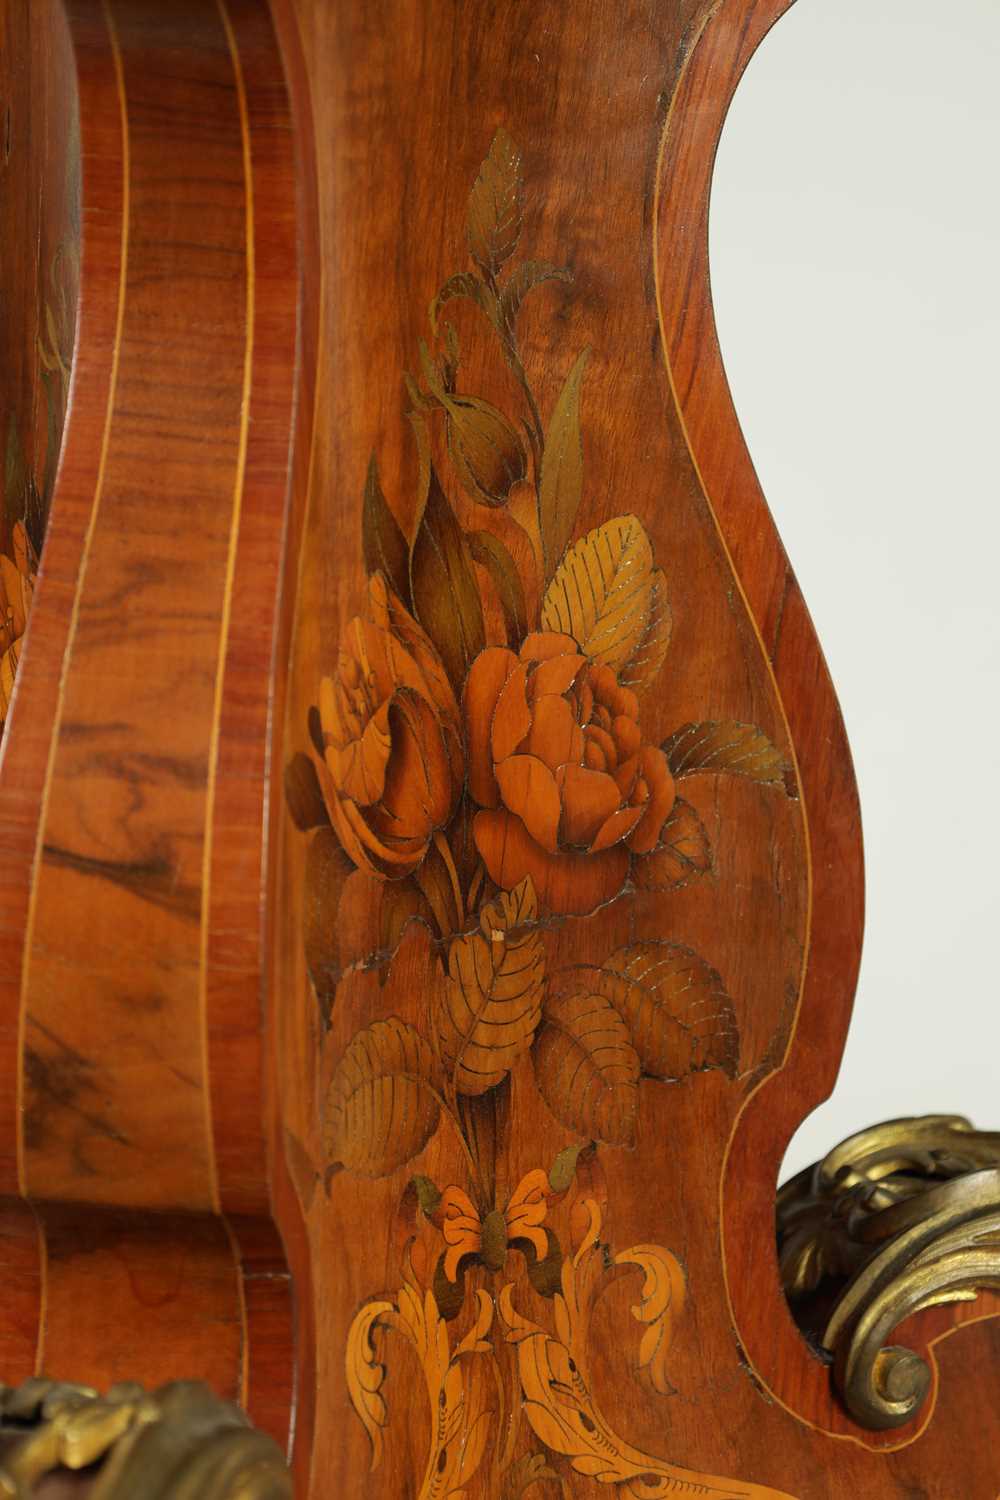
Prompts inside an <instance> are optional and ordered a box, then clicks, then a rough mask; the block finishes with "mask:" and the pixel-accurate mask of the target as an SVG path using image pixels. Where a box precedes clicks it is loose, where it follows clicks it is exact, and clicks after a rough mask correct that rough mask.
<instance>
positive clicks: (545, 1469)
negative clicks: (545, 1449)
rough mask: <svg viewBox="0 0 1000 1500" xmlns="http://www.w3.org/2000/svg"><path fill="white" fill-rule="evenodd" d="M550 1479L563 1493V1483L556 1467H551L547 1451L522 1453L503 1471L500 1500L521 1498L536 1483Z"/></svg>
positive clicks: (518, 1499) (519, 1499) (517, 1499)
mask: <svg viewBox="0 0 1000 1500" xmlns="http://www.w3.org/2000/svg"><path fill="white" fill-rule="evenodd" d="M546 1479H551V1480H553V1481H554V1483H556V1484H557V1485H558V1486H559V1488H560V1489H561V1490H562V1491H563V1492H564V1493H565V1488H566V1487H565V1485H564V1484H563V1481H562V1477H561V1475H560V1473H559V1471H558V1469H554V1468H553V1467H552V1461H551V1459H550V1458H549V1456H548V1454H547V1453H522V1455H521V1457H520V1458H517V1459H515V1460H514V1462H513V1463H512V1464H511V1465H510V1467H509V1468H508V1469H507V1470H506V1471H505V1472H504V1476H503V1490H502V1492H501V1500H521V1496H522V1495H525V1494H527V1492H528V1490H530V1489H533V1488H534V1487H535V1485H536V1484H542V1483H543V1482H544V1481H545V1480H546Z"/></svg>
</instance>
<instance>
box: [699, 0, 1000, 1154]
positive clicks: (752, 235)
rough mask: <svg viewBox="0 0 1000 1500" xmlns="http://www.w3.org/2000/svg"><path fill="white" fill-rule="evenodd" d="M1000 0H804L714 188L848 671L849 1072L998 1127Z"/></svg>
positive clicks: (723, 237)
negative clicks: (852, 945)
mask: <svg viewBox="0 0 1000 1500" xmlns="http://www.w3.org/2000/svg"><path fill="white" fill-rule="evenodd" d="M998 164H1000V0H947V3H942V0H798V3H797V4H796V5H794V6H793V7H792V9H791V11H789V12H788V13H787V14H786V15H785V16H784V17H783V18H782V20H780V21H779V22H778V23H777V25H776V26H775V27H774V29H773V30H772V31H771V33H770V35H769V36H768V37H767V39H766V40H765V41H764V43H763V45H762V47H761V49H760V50H759V51H758V53H757V55H756V57H755V58H754V60H753V61H752V62H751V65H750V68H749V71H748V73H747V74H746V76H745V78H744V80H743V82H742V84H741V86H740V88H739V90H738V92H737V96H736V99H735V102H734V104H733V107H732V110H731V112H730V115H729V119H728V121H727V124H726V129H725V134H724V136H723V140H722V144H721V148H720V151H719V158H718V165H717V169H716V173H715V182H714V189H713V195H712V213H711V268H712V283H713V292H714V299H715V307H716V315H717V319H718V324H719V333H720V339H721V343H722V350H723V354H724V357H725V361H726V368H727V372H728V375H729V379H730V382H731V385H732V388H733V393H734V397H735V402H736V408H737V411H738V412H739V416H740V420H741V422H742V425H743V430H744V432H745V434H746V436H747V440H748V443H749V447H750V451H751V453H752V455H753V458H754V461H755V463H756V466H757V470H758V473H759V474H760V477H761V481H762V483H763V487H764V491H765V493H766V495H767V497H768V500H769V502H770V505H771V508H772V510H773V512H774V515H775V518H776V521H777V524H778V529H779V531H780V532H781V535H782V537H783V539H784V542H785V545H786V547H787V549H788V553H789V555H790V557H791V560H792V565H793V567H794V568H795V570H796V573H797V575H798V578H799V581H800V583H801V584H802V588H803V591H804V593H805V596H806V600H807V601H808V603H809V606H810V609H811V611H812V615H813V619H814V621H815V623H816V627H817V630H818V632H819V636H820V639H821V641H822V643H823V646H824V649H825V651H826V655H827V659H828V661H829V663H830V668H831V671H832V673H833V677H834V681H835V683H836V684H837V688H838V691H839V694H840V700H841V704H842V707H843V710H844V716H845V719H846V722H847V729H848V733H849V735H850V738H851V743H852V746H853V750H854V756H855V762H856V767H857V773H858V781H859V785H860V789H861V802H862V812H863V818H864V829H865V843H866V856H867V871H868V916H867V933H866V939H865V953H864V961H863V965H862V971H861V983H860V987H859V991H858V1000H857V1006H856V1010H855V1016H854V1022H853V1025H852V1029H851V1034H850V1040H849V1043H848V1047H847V1052H846V1055H845V1058H844V1064H843V1069H842V1072H841V1076H840V1081H839V1083H838V1085H837V1089H836V1091H835V1093H834V1095H833V1097H832V1099H831V1100H830V1102H829V1103H828V1104H826V1105H824V1106H823V1107H822V1108H821V1109H820V1110H818V1111H817V1112H816V1113H815V1114H814V1115H813V1116H812V1117H811V1118H810V1119H809V1120H807V1121H806V1122H805V1124H804V1125H803V1127H802V1128H801V1130H800V1132H799V1134H798V1135H797V1137H796V1139H795V1140H794V1141H793V1143H792V1145H791V1148H790V1150H789V1153H788V1156H787V1158H786V1163H785V1172H786V1174H787V1173H788V1172H790V1171H793V1170H798V1168H799V1167H801V1166H804V1165H806V1164H807V1163H808V1162H810V1161H813V1160H815V1159H816V1158H818V1157H820V1156H822V1155H823V1154H824V1153H825V1152H826V1151H827V1150H828V1149H829V1148H830V1147H831V1146H833V1145H834V1144H835V1143H836V1142H837V1141H838V1140H840V1139H841V1137H842V1136H844V1135H847V1134H850V1133H851V1132H852V1131H854V1130H856V1129H860V1128H861V1127H862V1126H864V1125H868V1124H873V1123H874V1122H875V1121H877V1120H880V1119H885V1118H889V1117H891V1116H893V1115H902V1114H913V1113H921V1112H925V1111H938V1110H942V1111H950V1110H954V1111H956V1112H958V1113H965V1114H968V1115H970V1116H971V1117H972V1118H973V1120H974V1121H975V1123H977V1124H980V1125H983V1126H987V1127H991V1128H994V1129H996V1128H1000V1006H998V1004H997V996H998V975H1000V953H998V946H1000V945H998V936H1000V910H998V895H1000V591H998V587H997V577H998V567H1000V507H998V500H1000V479H998V472H1000V419H998V406H1000V381H998V379H997V360H998V357H1000V276H998V272H1000V193H998V188H1000V172H998Z"/></svg>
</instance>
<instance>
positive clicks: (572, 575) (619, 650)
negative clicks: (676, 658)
mask: <svg viewBox="0 0 1000 1500" xmlns="http://www.w3.org/2000/svg"><path fill="white" fill-rule="evenodd" d="M653 589H654V580H653V549H652V547H651V546H650V544H649V538H648V536H647V535H646V532H645V529H644V527H643V525H642V522H641V521H639V520H638V519H637V517H635V516H616V517H615V518H614V520H612V521H606V522H605V523H604V525H603V526H597V527H595V528H594V530H593V531H588V533H587V535H586V536H584V537H581V538H580V540H579V541H578V542H575V543H574V544H573V546H572V547H571V548H570V549H569V551H568V552H567V553H566V556H565V557H564V558H563V560H562V562H561V563H560V564H559V567H558V568H557V569H556V572H555V576H554V577H553V579H552V581H551V583H550V584H549V586H548V588H547V589H546V591H545V598H544V599H543V601H542V626H543V628H544V629H546V630H555V631H560V632H562V633H564V634H566V635H571V636H573V638H574V639H575V640H576V641H578V642H579V644H580V649H581V651H583V652H585V653H586V654H587V655H588V656H599V657H601V659H602V660H603V661H606V662H607V663H608V665H609V666H611V667H614V668H615V669H616V670H619V669H624V668H626V667H627V665H628V663H629V662H630V661H631V659H632V657H633V656H634V654H635V652H636V651H637V649H638V648H639V646H640V644H641V643H642V641H643V640H644V638H645V634H646V628H647V625H648V624H649V618H650V605H651V603H652V599H653Z"/></svg>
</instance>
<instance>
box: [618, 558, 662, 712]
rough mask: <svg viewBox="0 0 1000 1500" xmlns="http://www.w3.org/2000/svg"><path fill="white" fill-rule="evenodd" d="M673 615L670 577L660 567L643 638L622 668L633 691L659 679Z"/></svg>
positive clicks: (657, 571)
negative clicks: (669, 597)
mask: <svg viewBox="0 0 1000 1500" xmlns="http://www.w3.org/2000/svg"><path fill="white" fill-rule="evenodd" d="M672 629H673V615H672V613H671V610H670V601H669V599H668V598H667V580H666V579H665V578H664V576H663V574H662V572H660V570H659V569H657V570H656V572H655V573H654V574H653V589H652V593H651V594H650V597H649V620H648V622H647V625H646V629H645V631H644V633H643V636H642V639H641V641H640V642H639V644H638V646H636V648H635V651H634V652H633V653H632V655H631V657H630V658H629V660H628V662H627V663H626V664H625V666H624V667H623V668H622V669H621V671H620V672H619V677H620V680H621V681H622V682H623V683H624V684H625V686H626V687H630V688H631V689H632V691H633V692H634V693H644V692H645V691H646V689H647V688H648V687H651V686H652V684H653V683H654V682H655V681H656V678H657V674H658V673H659V670H660V668H661V667H662V666H663V662H664V659H665V657H666V654H667V648H668V647H669V645H670V633H671V631H672Z"/></svg>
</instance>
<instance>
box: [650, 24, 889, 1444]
mask: <svg viewBox="0 0 1000 1500" xmlns="http://www.w3.org/2000/svg"><path fill="white" fill-rule="evenodd" d="M791 3H792V0H756V3H747V0H717V3H715V4H713V5H711V6H709V7H707V8H706V9H705V10H704V11H703V13H702V15H701V17H700V18H699V21H698V22H697V24H696V26H695V28H694V30H693V32H692V35H691V38H690V45H689V50H688V53H687V56H686V59H685V65H684V69H683V74H682V77H681V80H680V83H679V86H678V89H677V93H676V96H675V99H674V102H673V106H672V110H671V114H670V116H669V118H668V120H667V122H666V126H665V129H664V135H663V142H662V148H661V160H660V171H659V176H658V184H657V186H658V202H657V213H656V227H655V234H656V254H657V283H658V296H659V301H660V316H661V330H662V336H663V343H664V351H665V356H666V361H667V365H668V369H669V373H670V379H671V383H672V386H673V391H674V395H675V399H676V403H677V408H678V411H679V414H680V417H681V421H682V423H683V426H684V430H685V434H686V437H687V442H688V446H689V449H690V452H691V455H692V458H693V460H694V463H695V465H696V467H697V469H698V472H699V475H700V479H701V483H702V487H703V490H704V493H705V497H706V500H707V501H708V503H709V505H710V507H711V509H712V511H713V514H714V516H715V519H716V524H717V526H718V529H719V533H720V536H721V538H722V541H723V545H724V546H725V548H726V550H727V552H728V554H729V558H730V562H731V564H732V567H733V571H734V573H735V575H736V578H737V580H738V582H739V585H740V588H741V590H742V592H743V595H744V598H745V600H746V603H747V606H748V609H749V611H750V614H751V616H752V618H753V619H754V621H755V623H756V626H757V630H758V632H759V635H760V640H761V645H762V648H763V650H764V652H765V655H766V657H767V659H768V661H769V662H770V665H771V670H772V672H773V675H774V680H775V684H776V687H777V691H778V694H779V696H780V698H781V701H782V704H783V707H784V711H785V714H786V718H787V723H788V727H789V733H790V736H791V740H792V745H793V749H794V753H795V757H796V763H797V773H798V778H799V786H800V791H801V795H802V800H803V807H804V811H805V817H806V824H807V829H808V847H809V856H810V871H809V877H810V908H809V910H810V917H809V934H808V942H807V951H806V955H805V962H804V966H803V973H802V981H801V986H800V992H799V999H798V1007H797V1011H796V1016H795V1021H794V1025H793V1029H792V1035H791V1038H790V1040H789V1043H788V1046H787V1049H786V1053H785V1056H784V1058H783V1060H782V1062H781V1064H780V1066H779V1067H778V1068H777V1069H776V1070H775V1071H773V1072H772V1073H771V1074H770V1075H769V1077H767V1078H766V1079H764V1080H763V1081H762V1082H761V1083H760V1085H759V1086H758V1087H757V1089H756V1090H755V1091H754V1092H753V1093H752V1094H751V1095H750V1096H749V1097H748V1099H747V1100H746V1102H745V1104H744V1107H743V1109H742V1111H741V1113H740V1116H739V1118H738V1120H737V1122H736V1125H735V1128H734V1131H733V1134H732V1137H731V1140H730V1144H729V1151H728V1157H727V1162H726V1168H725V1174H724V1179H723V1185H722V1203H721V1224H722V1236H723V1260H724V1264H725V1268H726V1274H727V1281H728V1288H729V1297H730V1306H731V1312H732V1316H733V1320H734V1322H735V1325H736V1329H737V1333H738V1337H739V1339H740V1341H741V1344H742V1345H743V1347H744V1349H745V1351H746V1354H747V1356H748V1358H749V1360H750V1362H751V1364H752V1366H753V1367H754V1369H755V1371H756V1373H757V1375H758V1377H759V1378H760V1379H761V1380H762V1382H763V1383H764V1384H766V1385H767V1386H768V1387H769V1388H770V1389H771V1390H772V1392H773V1393H774V1394H775V1395H777V1396H778V1397H779V1398H784V1399H785V1400H787V1401H788V1402H789V1403H790V1404H791V1405H792V1406H794V1407H795V1409H796V1410H798V1411H801V1413H802V1415H804V1416H806V1417H807V1418H820V1413H822V1418H820V1419H821V1420H823V1422H824V1425H826V1420H827V1419H828V1420H829V1421H830V1422H833V1421H835V1420H836V1418H835V1415H834V1413H833V1412H832V1411H829V1410H828V1408H829V1398H828V1386H829V1382H828V1376H827V1371H826V1369H825V1367H824V1366H823V1365H821V1364H820V1363H819V1361H818V1360H817V1359H815V1357H814V1356H813V1355H812V1354H811V1353H810V1351H809V1350H808V1348H807V1346H806V1344H805V1342H804V1340H803V1339H802V1338H801V1336H800V1334H799V1333H798V1330H797V1329H796V1328H795V1326H794V1324H793V1322H792V1320H791V1317H790V1314H789V1311H788V1307H787V1304H786V1302H785V1298H784V1295H783V1292H782V1289H781V1285H780V1281H779V1278H778V1269H777V1257H776V1252H775V1243H774V1192H775V1187H776V1184H777V1178H778V1172H779V1170H780V1166H781V1161H782V1158H783V1156H784V1152H785V1149H786V1147H787V1144H788V1142H789V1140H790V1139H791V1137H792V1135H793V1134H794V1132H795V1130H796V1129H797V1127H798V1126H799V1124H800V1123H801V1121H802V1120H803V1119H804V1118H805V1117H806V1115H808V1114H809V1113H811V1112H812V1110H814V1109H815V1108H816V1107H817V1106H818V1105H819V1104H820V1103H822V1101H823V1100H824V1099H825V1098H826V1097H827V1096H828V1095H829V1093H830V1091H831V1089H832V1087H833V1084H834V1082H835V1080H836V1076H837V1071H838V1068H839V1065H840V1058H841V1054H842V1051H843V1047H844V1042H845V1040H846V1036H847V1028H848V1024H849V1021H850V1015H851V1007H852V1004H853V998H854V991H855V986H856V983H857V974H858V967H859V963H860V956H861V942H862V932H863V921H864V896H863V891H864V868H863V851H862V841H861V824H860V812H859V807H858V798H857V787H856V784H855V779H854V771H853V766H852V762H851V754H850V749H849V746H848V743H847V737H846V733H845V730H844V725H843V720H842V718H841V714H840V709H839V707H838V704H837V699H836V695H835V692H834V689H833V685H832V682H831V680H830V675H829V672H828V670H827V667H826V663H825V661H824V659H823V654H822V651H821V648H820V645H819V642H818V640H817V637H816V634H815V631H814V629H813V626H812V623H811V621H810V619H809V615H808V611H807V609H806V606H805V603H804V601H803V598H802V594H801V592H800V590H799V587H798V584H797V583H796V581H795V578H794V575H793V573H792V571H791V568H790V565H789V562H788V559H787V557H786V555H785V551H784V548H783V547H782V544H781V541H780V538H779V536H778V533H777V530H776V528H775V525H774V522H773V520H772V518H771V515H770V512H769V510H768V508H767V503H766V500H765V498H764V495H763V493H762V491H761V487H760V484H759V481H758V479H757V475H756V473H755V471H754V467H753V463H752V461H751V458H750V454H749V452H748V450H747V446H746V443H745V441H744V439H743V435H742V432H741V430H740V426H739V420H738V417H737V415H736V410H735V407H734V405H733V401H732V396H731V393H730V390H729V385H728V381H727V379H726V374H725V368H724V365H723V361H722V353H721V350H720V346H719V340H718V334H717V330H716V325H715V318H714V313H713V308H712V298H711V286H710V279H709V265H708V213H709V199H710V192H711V182H712V173H713V169H714V163H715V153H716V148H717V145H718V141H719V138H720V136H721V133H722V127H723V123H724V120H725V116H726V113H727V111H728V108H729V104H730V101H731V100H732V97H733V94H734V93H735V90H736V86H737V84H738V83H739V80H740V77H741V76H742V74H743V71H744V69H745V68H746V66H747V64H748V62H749V60H750V58H751V56H752V55H753V53H754V51H755V50H756V48H757V46H758V45H759V44H760V42H761V41H762V40H763V38H764V36H765V35H766V33H767V32H768V30H769V29H770V27H771V26H772V25H773V24H774V23H775V22H776V21H777V20H778V19H779V18H780V16H781V15H782V14H783V13H784V12H785V11H786V10H787V9H788V8H789V6H790V4H791ZM762 1266H771V1267H772V1274H771V1275H770V1276H769V1277H768V1278H767V1279H766V1281H765V1280H764V1278H762V1276H761V1267H762Z"/></svg>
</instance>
